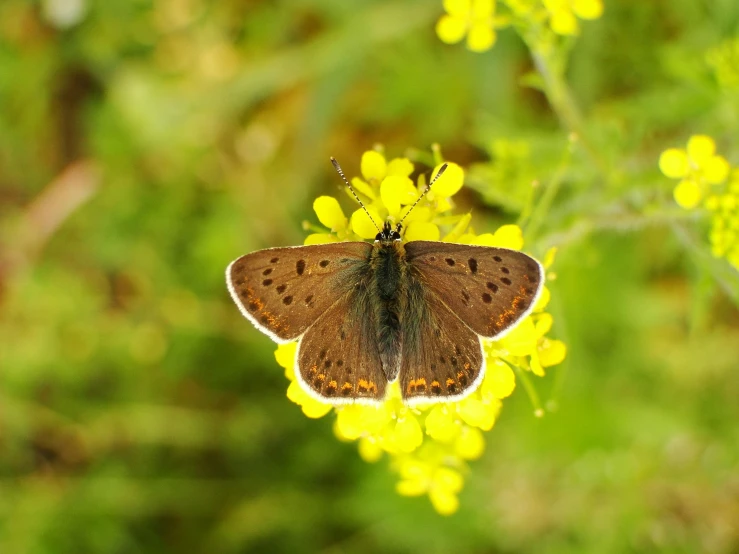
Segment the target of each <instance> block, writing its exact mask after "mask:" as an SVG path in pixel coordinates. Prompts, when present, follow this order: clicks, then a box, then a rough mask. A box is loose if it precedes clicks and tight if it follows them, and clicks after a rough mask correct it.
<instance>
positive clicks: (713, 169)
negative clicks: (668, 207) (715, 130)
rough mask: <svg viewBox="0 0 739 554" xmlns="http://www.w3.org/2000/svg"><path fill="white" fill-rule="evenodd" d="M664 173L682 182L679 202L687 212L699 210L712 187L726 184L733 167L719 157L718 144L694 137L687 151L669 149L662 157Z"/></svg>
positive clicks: (704, 137) (708, 138) (679, 184)
mask: <svg viewBox="0 0 739 554" xmlns="http://www.w3.org/2000/svg"><path fill="white" fill-rule="evenodd" d="M659 168H660V171H662V173H663V174H664V175H666V176H667V177H670V178H671V179H680V182H679V183H678V184H677V186H676V187H675V190H674V195H675V201H676V202H677V203H678V204H679V205H680V206H682V207H683V208H686V209H690V208H695V207H696V206H698V204H700V202H701V200H702V199H703V198H704V196H705V195H706V194H707V193H708V192H709V191H710V189H711V186H712V185H718V184H721V183H723V182H724V181H725V180H726V178H727V177H728V175H729V163H728V162H727V161H726V159H724V158H723V157H722V156H718V155H716V143H715V142H714V141H713V139H712V138H711V137H709V136H706V135H693V136H692V137H690V140H689V141H688V146H687V149H686V150H683V149H681V148H669V149H668V150H665V151H664V152H662V154H661V155H660V157H659Z"/></svg>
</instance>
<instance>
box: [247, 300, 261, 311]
mask: <svg viewBox="0 0 739 554" xmlns="http://www.w3.org/2000/svg"><path fill="white" fill-rule="evenodd" d="M247 307H248V308H249V311H250V312H256V311H257V308H259V306H257V304H256V302H249V306H247Z"/></svg>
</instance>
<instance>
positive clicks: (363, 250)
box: [226, 242, 372, 342]
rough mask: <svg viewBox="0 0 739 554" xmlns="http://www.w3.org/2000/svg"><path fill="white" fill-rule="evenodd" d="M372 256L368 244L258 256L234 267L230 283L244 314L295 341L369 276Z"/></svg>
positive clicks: (268, 252) (274, 251) (299, 248)
mask: <svg viewBox="0 0 739 554" xmlns="http://www.w3.org/2000/svg"><path fill="white" fill-rule="evenodd" d="M371 250H372V246H371V245H370V244H367V243H364V242H342V243H334V244H321V245H313V246H296V247H288V248H270V249H267V250H259V251H258V252H253V253H251V254H247V255H246V256H242V257H241V258H238V259H237V260H235V261H234V262H232V263H231V265H229V266H228V268H227V269H226V281H227V283H228V289H229V291H230V292H231V296H232V297H233V299H234V301H235V302H236V304H237V305H238V306H239V308H240V310H241V312H242V313H243V314H244V315H245V316H246V317H247V318H248V319H249V320H250V321H251V322H252V323H254V325H255V326H256V327H257V328H258V329H259V330H260V331H263V332H264V333H266V334H267V335H269V336H270V337H271V338H272V339H273V340H276V341H278V342H285V341H290V340H294V339H296V338H298V337H299V336H300V335H302V334H303V333H304V332H305V331H306V330H307V329H308V328H309V327H310V326H311V325H312V324H313V323H314V322H315V321H316V320H317V319H318V318H319V317H320V316H321V315H322V314H323V313H324V312H325V311H326V310H328V309H329V308H330V307H331V306H332V305H333V304H334V303H335V302H336V301H337V300H338V299H339V298H341V297H342V296H344V295H345V294H346V293H347V292H348V290H349V287H350V285H349V283H352V282H354V281H356V279H357V275H361V274H363V273H364V272H366V266H367V259H368V257H369V254H370V251H371Z"/></svg>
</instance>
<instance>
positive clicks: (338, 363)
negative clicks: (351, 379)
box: [336, 360, 351, 373]
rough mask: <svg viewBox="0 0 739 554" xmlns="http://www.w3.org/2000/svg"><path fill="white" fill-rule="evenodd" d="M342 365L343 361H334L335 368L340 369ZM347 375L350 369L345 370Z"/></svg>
mask: <svg viewBox="0 0 739 554" xmlns="http://www.w3.org/2000/svg"><path fill="white" fill-rule="evenodd" d="M343 365H344V360H336V367H341V366H343ZM346 372H347V373H351V370H350V369H347V370H346Z"/></svg>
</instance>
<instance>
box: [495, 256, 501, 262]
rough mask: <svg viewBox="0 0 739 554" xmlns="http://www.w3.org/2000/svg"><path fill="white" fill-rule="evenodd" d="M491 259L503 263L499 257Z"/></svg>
mask: <svg viewBox="0 0 739 554" xmlns="http://www.w3.org/2000/svg"><path fill="white" fill-rule="evenodd" d="M493 259H494V260H495V261H496V262H502V261H503V258H501V257H500V256H493Z"/></svg>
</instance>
